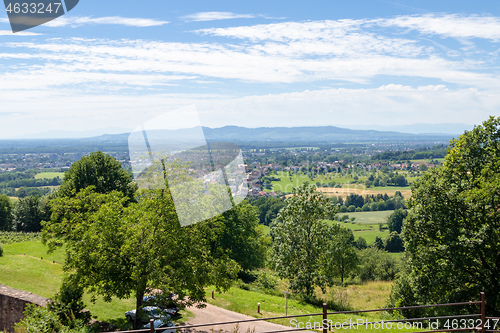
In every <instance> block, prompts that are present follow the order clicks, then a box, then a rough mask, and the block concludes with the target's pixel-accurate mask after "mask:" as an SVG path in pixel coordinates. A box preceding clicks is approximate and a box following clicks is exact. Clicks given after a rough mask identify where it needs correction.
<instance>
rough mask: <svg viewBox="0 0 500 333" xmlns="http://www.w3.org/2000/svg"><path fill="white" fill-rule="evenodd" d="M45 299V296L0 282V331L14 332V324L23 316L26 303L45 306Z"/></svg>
mask: <svg viewBox="0 0 500 333" xmlns="http://www.w3.org/2000/svg"><path fill="white" fill-rule="evenodd" d="M47 301H48V299H47V298H45V297H42V296H39V295H36V294H32V293H30V292H27V291H23V290H17V289H14V288H11V287H7V286H4V285H3V284H0V332H1V331H5V332H14V328H13V327H14V324H15V323H17V322H18V321H20V320H21V319H22V318H23V311H24V307H25V306H26V305H27V304H29V303H33V304H37V305H40V306H45V305H47Z"/></svg>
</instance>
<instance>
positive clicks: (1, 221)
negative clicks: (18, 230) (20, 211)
mask: <svg viewBox="0 0 500 333" xmlns="http://www.w3.org/2000/svg"><path fill="white" fill-rule="evenodd" d="M1 230H5V231H11V230H12V203H11V202H10V199H9V197H8V196H6V195H4V194H2V195H0V231H1Z"/></svg>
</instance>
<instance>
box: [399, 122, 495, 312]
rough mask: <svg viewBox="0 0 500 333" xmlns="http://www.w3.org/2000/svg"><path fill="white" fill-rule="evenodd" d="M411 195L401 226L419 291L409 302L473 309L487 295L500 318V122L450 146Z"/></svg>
mask: <svg viewBox="0 0 500 333" xmlns="http://www.w3.org/2000/svg"><path fill="white" fill-rule="evenodd" d="M412 192H413V193H412V197H411V198H410V200H409V203H408V206H409V213H408V217H407V218H406V220H405V224H404V225H403V237H404V240H405V247H406V251H407V253H408V264H409V271H410V273H409V276H408V277H407V278H405V279H404V281H406V283H407V284H409V287H411V289H412V290H413V292H412V295H411V296H407V297H406V298H408V299H413V300H417V301H418V302H421V303H439V302H453V301H468V300H476V299H477V298H478V295H479V293H480V292H481V291H484V292H486V295H487V297H486V298H487V311H488V312H489V313H490V314H495V315H498V314H500V298H499V295H500V195H499V194H500V118H494V117H490V118H489V119H488V120H487V121H485V122H484V123H483V124H482V125H481V126H476V127H475V128H474V129H473V130H471V131H469V132H465V133H464V134H463V135H461V136H460V137H459V138H458V139H454V140H452V141H451V144H450V147H449V151H448V155H447V156H446V158H445V162H444V165H443V166H442V167H440V168H433V169H430V170H429V171H428V172H426V173H424V175H423V176H422V178H421V179H420V180H419V181H418V182H417V183H416V185H415V186H414V188H413V191H412ZM398 289H400V290H403V289H404V290H408V288H402V287H400V288H398ZM397 297H398V296H397V295H393V298H397ZM401 298H402V300H403V303H405V302H404V301H405V299H404V298H405V296H404V295H401Z"/></svg>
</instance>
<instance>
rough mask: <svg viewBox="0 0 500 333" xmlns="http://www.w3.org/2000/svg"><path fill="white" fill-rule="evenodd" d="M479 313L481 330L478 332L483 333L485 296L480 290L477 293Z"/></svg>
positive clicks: (484, 329) (484, 328)
mask: <svg viewBox="0 0 500 333" xmlns="http://www.w3.org/2000/svg"><path fill="white" fill-rule="evenodd" d="M479 301H480V302H481V303H479V314H480V316H481V330H480V332H482V333H485V332H486V326H485V324H486V296H485V294H484V292H482V291H481V293H480V294H479Z"/></svg>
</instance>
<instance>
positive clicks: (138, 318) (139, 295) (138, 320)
mask: <svg viewBox="0 0 500 333" xmlns="http://www.w3.org/2000/svg"><path fill="white" fill-rule="evenodd" d="M139 289H140V290H137V291H136V293H135V320H134V330H138V329H140V328H142V300H143V298H144V292H145V290H146V289H145V288H139Z"/></svg>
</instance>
